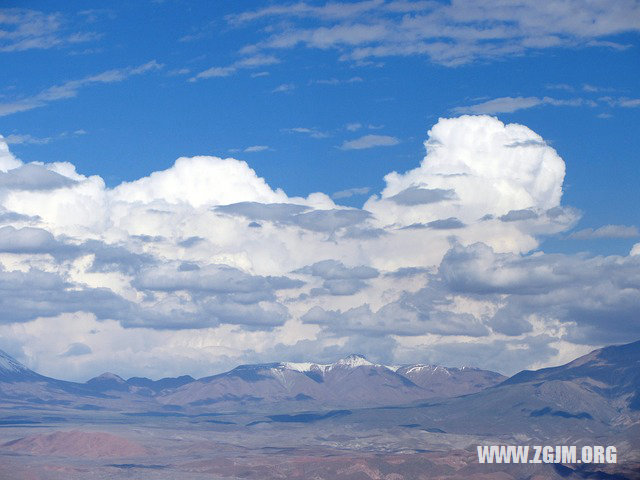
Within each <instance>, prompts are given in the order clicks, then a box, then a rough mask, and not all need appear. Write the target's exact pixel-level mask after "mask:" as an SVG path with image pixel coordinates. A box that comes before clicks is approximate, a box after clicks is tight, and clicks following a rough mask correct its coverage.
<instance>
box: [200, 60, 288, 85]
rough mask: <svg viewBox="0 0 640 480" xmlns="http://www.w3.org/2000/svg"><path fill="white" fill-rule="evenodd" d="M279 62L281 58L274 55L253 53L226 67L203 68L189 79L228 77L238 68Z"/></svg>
mask: <svg viewBox="0 0 640 480" xmlns="http://www.w3.org/2000/svg"><path fill="white" fill-rule="evenodd" d="M277 63H280V60H279V59H278V58H276V57H274V56H273V55H261V54H258V55H253V56H249V57H244V58H241V59H240V60H237V61H236V62H234V63H232V64H231V65H228V66H226V67H211V68H208V69H206V70H203V71H202V72H200V73H198V74H196V75H195V76H193V77H191V78H190V79H189V81H190V82H195V81H197V80H202V79H205V78H214V77H228V76H230V75H233V74H235V73H237V72H238V70H241V69H247V68H249V69H251V68H258V67H264V66H267V65H275V64H277ZM264 73H266V72H260V73H259V74H254V75H252V76H259V75H261V74H264ZM267 75H268V73H267Z"/></svg>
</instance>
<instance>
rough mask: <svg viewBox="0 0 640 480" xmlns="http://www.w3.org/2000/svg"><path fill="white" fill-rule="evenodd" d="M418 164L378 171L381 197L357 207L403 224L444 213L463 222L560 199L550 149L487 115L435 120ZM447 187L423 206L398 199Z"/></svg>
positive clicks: (560, 167) (560, 169)
mask: <svg viewBox="0 0 640 480" xmlns="http://www.w3.org/2000/svg"><path fill="white" fill-rule="evenodd" d="M425 147H426V149H427V155H426V157H425V158H424V159H423V161H422V163H421V164H420V166H419V167H418V168H416V169H413V170H410V171H408V172H406V173H404V174H399V173H396V172H392V173H390V174H388V175H387V176H385V182H386V187H385V188H384V189H383V191H382V195H381V198H378V199H376V198H372V199H370V200H369V201H368V202H367V203H366V204H365V207H364V208H365V209H367V210H369V211H371V212H373V213H374V214H375V215H376V216H377V217H378V218H380V219H381V220H383V221H387V222H393V223H399V224H401V225H410V224H413V223H416V222H425V221H433V220H438V219H444V218H449V217H455V218H459V219H460V220H461V221H463V222H464V223H473V222H477V221H478V219H480V218H482V217H484V216H485V215H493V216H495V217H498V216H501V215H506V214H508V213H509V212H510V211H511V210H522V209H528V208H535V209H541V210H549V209H552V208H554V207H557V206H559V205H560V198H561V196H562V183H563V180H564V174H565V166H564V162H563V161H562V159H561V158H560V157H559V156H558V154H557V153H556V151H555V150H554V149H553V148H551V147H550V146H548V145H547V144H546V143H545V142H544V140H543V139H542V137H540V136H539V135H538V134H536V133H535V132H533V131H531V130H530V129H529V128H527V127H525V126H523V125H518V124H508V125H505V124H503V123H502V122H500V121H499V120H497V119H496V118H493V117H488V116H462V117H458V118H452V119H440V120H439V121H438V123H437V124H436V125H434V127H433V128H432V129H431V130H430V131H429V138H428V139H427V141H426V142H425ZM411 188H413V189H417V188H421V189H425V191H427V190H428V189H438V190H439V191H443V192H450V195H449V197H448V198H444V197H442V198H440V200H439V201H438V202H437V203H429V205H426V206H425V205H420V204H415V205H412V204H405V205H398V204H397V203H396V202H394V201H393V199H394V196H397V195H400V194H402V192H406V191H407V190H408V189H411Z"/></svg>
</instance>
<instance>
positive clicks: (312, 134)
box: [283, 127, 330, 138]
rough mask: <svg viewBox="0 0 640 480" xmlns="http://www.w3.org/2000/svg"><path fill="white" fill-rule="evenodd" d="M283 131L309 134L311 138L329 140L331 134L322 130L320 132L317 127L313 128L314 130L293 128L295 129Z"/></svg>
mask: <svg viewBox="0 0 640 480" xmlns="http://www.w3.org/2000/svg"><path fill="white" fill-rule="evenodd" d="M283 131H285V132H289V133H302V134H307V135H309V136H310V137H311V138H327V137H329V136H330V135H329V133H327V132H323V131H321V130H318V129H317V128H315V127H312V128H309V127H293V128H285V129H284V130H283Z"/></svg>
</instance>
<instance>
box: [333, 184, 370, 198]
mask: <svg viewBox="0 0 640 480" xmlns="http://www.w3.org/2000/svg"><path fill="white" fill-rule="evenodd" d="M369 191H371V189H370V188H369V187H355V188H348V189H346V190H340V191H339V192H335V193H334V194H333V195H331V198H334V199H336V200H338V199H340V198H349V197H353V196H354V195H366V194H367V193H369Z"/></svg>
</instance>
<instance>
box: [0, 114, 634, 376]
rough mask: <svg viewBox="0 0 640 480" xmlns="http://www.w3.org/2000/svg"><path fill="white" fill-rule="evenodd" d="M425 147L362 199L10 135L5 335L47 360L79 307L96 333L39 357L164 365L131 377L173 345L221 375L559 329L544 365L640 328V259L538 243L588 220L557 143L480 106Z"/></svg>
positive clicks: (190, 363) (180, 361)
mask: <svg viewBox="0 0 640 480" xmlns="http://www.w3.org/2000/svg"><path fill="white" fill-rule="evenodd" d="M425 146H426V148H427V154H426V156H425V157H424V159H423V160H422V162H421V163H420V165H419V166H418V167H416V168H415V169H413V170H409V171H408V172H405V173H397V172H392V173H390V174H389V175H387V176H386V177H385V188H384V189H383V190H382V191H381V192H380V193H379V194H378V195H374V196H372V197H371V198H370V199H369V200H368V201H367V202H366V203H365V205H364V206H363V207H362V208H347V207H343V206H340V205H338V204H336V203H334V201H333V200H331V198H330V197H329V196H327V195H325V194H324V193H312V194H310V195H309V196H307V197H306V198H300V197H289V196H288V195H287V194H286V193H285V192H284V191H283V190H281V189H278V188H274V187H272V186H270V185H269V184H268V183H267V182H266V181H265V180H264V179H263V178H261V177H260V176H258V174H257V173H256V172H255V171H254V170H253V169H251V168H250V167H249V165H248V164H247V163H246V162H243V161H241V160H236V159H232V158H227V159H222V158H218V157H193V158H180V159H178V160H177V161H176V163H175V164H174V165H173V166H172V167H170V168H168V169H166V170H163V171H160V172H154V173H151V174H150V175H149V176H147V177H144V178H141V179H139V180H136V181H132V182H126V183H123V184H121V185H119V186H117V187H115V188H113V189H110V188H107V187H106V185H105V183H104V181H103V179H102V178H100V177H99V176H95V175H94V176H84V175H80V174H78V173H77V172H76V171H75V168H74V166H73V165H71V164H69V163H53V164H39V163H35V164H23V163H22V162H20V160H18V159H16V158H15V157H14V156H13V155H11V153H10V152H9V150H8V148H7V146H6V144H5V143H4V142H3V141H1V140H0V219H1V220H2V222H3V226H1V227H0V264H1V265H2V270H0V295H1V296H2V303H3V306H4V308H5V310H6V311H10V312H14V313H12V314H11V315H7V316H6V317H5V318H4V322H5V323H6V325H4V326H1V325H0V335H2V336H3V337H1V338H0V344H2V345H5V344H6V345H8V346H9V347H10V348H11V350H12V351H20V348H22V351H23V352H25V357H26V358H31V359H32V361H33V362H35V363H34V365H35V364H37V363H38V362H42V360H41V359H36V353H33V354H32V355H29V354H28V347H27V343H29V342H31V343H33V342H36V343H37V341H36V340H34V338H36V337H37V335H36V334H35V333H34V334H30V333H28V332H29V331H31V330H30V329H34V330H33V331H38V332H40V333H39V334H42V332H43V331H47V328H49V329H50V330H49V331H50V333H51V335H54V333H55V332H56V329H57V328H58V327H59V321H58V320H55V319H60V318H71V319H74V320H72V321H73V322H79V323H78V325H84V326H86V331H87V332H89V331H93V330H95V331H96V332H97V333H95V334H89V333H87V334H84V335H76V336H72V338H71V337H70V338H69V339H67V340H65V341H62V340H60V341H57V340H56V342H53V343H54V344H55V348H54V347H47V346H45V345H44V344H43V345H40V346H39V347H38V348H39V350H38V352H39V353H37V355H44V356H45V358H46V359H47V361H48V362H51V364H52V365H54V366H55V365H59V366H60V369H61V370H62V369H63V368H70V366H73V368H75V369H76V371H77V372H88V371H89V370H91V369H94V368H98V367H97V365H99V362H100V359H104V358H106V357H105V355H106V351H105V348H106V347H105V345H110V348H113V349H116V350H118V351H121V350H122V351H123V355H124V356H125V357H126V358H127V359H129V360H132V358H133V357H132V355H133V356H134V357H135V355H138V358H139V359H140V360H141V362H140V364H144V365H148V367H147V369H148V370H147V371H146V372H131V373H136V374H140V373H143V374H144V373H146V374H148V375H152V376H153V375H154V374H157V375H158V376H159V375H161V374H162V373H160V372H161V370H160V369H161V368H166V367H167V356H168V357H169V358H173V359H175V363H173V364H172V365H173V366H172V367H171V368H175V370H172V372H173V373H174V374H179V373H196V372H200V373H201V374H203V375H204V374H208V373H212V372H211V369H214V370H215V366H216V365H218V366H220V367H222V366H227V367H228V366H232V365H233V364H234V363H239V362H247V361H268V360H288V359H290V360H300V359H301V358H300V356H301V355H305V354H306V355H307V356H310V357H309V359H312V360H322V361H327V360H331V359H332V358H331V357H332V356H338V355H343V354H347V353H351V352H350V350H353V349H355V348H356V347H357V346H358V345H362V346H363V348H360V349H358V350H360V351H363V350H366V351H367V352H370V353H371V354H372V355H373V356H374V357H375V356H376V352H378V354H377V357H376V358H374V359H377V360H379V361H391V360H393V359H394V358H396V359H404V358H407V355H410V354H416V353H415V352H420V351H421V350H420V346H421V345H422V346H423V347H425V346H430V345H437V344H441V345H444V344H447V345H450V346H451V347H450V348H449V349H448V350H447V351H444V350H442V349H436V350H434V351H436V352H438V353H437V355H439V356H438V357H434V358H426V357H425V355H426V353H422V354H418V355H422V356H421V357H419V358H413V360H414V361H421V360H429V361H436V362H437V361H444V362H447V361H451V360H450V359H452V358H456V357H455V356H452V355H451V352H453V351H459V352H467V353H466V354H465V355H467V357H466V359H469V361H468V363H476V364H479V365H480V366H489V365H490V358H491V357H492V356H494V355H497V354H498V353H499V352H498V351H497V349H505V348H519V347H518V345H538V344H542V343H544V344H545V345H546V347H545V348H539V349H538V350H539V352H540V354H539V356H538V357H535V355H533V353H532V354H531V355H529V356H527V357H526V358H527V362H529V363H536V362H537V363H536V364H544V363H545V362H548V361H550V360H551V359H558V358H564V357H562V355H565V354H566V352H568V351H571V352H576V351H578V350H579V349H580V348H581V347H580V345H595V344H598V342H601V341H603V340H602V339H607V341H609V340H611V341H618V340H619V339H622V338H624V339H626V338H628V337H630V336H633V335H637V334H639V333H640V332H638V331H637V328H636V327H635V326H634V325H636V324H637V322H634V318H635V317H634V313H633V312H634V311H637V310H638V306H640V305H639V304H638V279H637V267H638V265H637V261H636V260H637V259H638V258H640V257H639V256H637V255H636V256H629V257H588V256H584V255H582V256H562V255H546V254H544V253H542V252H535V249H536V248H537V247H538V245H539V238H540V236H541V235H552V234H555V233H560V232H565V231H567V230H568V229H569V228H572V227H573V225H574V224H575V223H576V221H577V219H578V218H579V213H578V212H577V211H576V210H575V209H572V208H570V207H566V206H563V205H562V204H561V196H562V182H563V178H564V162H563V161H562V159H561V158H560V157H559V156H558V154H557V153H556V152H555V150H553V149H552V148H551V147H549V146H548V145H547V143H546V142H545V141H544V139H542V138H541V137H540V136H539V135H537V134H536V133H535V132H533V131H531V130H530V129H529V128H527V127H525V126H522V125H516V124H510V125H505V124H503V123H502V122H500V121H499V120H497V119H495V118H492V117H487V116H463V117H458V118H453V119H441V120H439V121H438V123H437V124H436V125H434V126H433V127H432V128H431V130H430V131H429V133H428V139H427V141H426V142H425ZM532 251H534V253H531V252H532ZM637 252H638V247H637V246H636V247H634V249H633V251H632V252H631V253H632V254H634V253H636V254H637ZM589 272H591V273H589ZM634 272H636V273H634ZM584 292H589V297H588V298H589V301H588V302H584V301H583V297H584ZM79 318H81V319H84V320H77V319H79ZM48 325H50V326H49V327H47V326H48ZM89 325H91V327H90V328H89ZM96 325H98V326H100V325H102V326H103V328H96ZM611 326H613V327H615V328H609V327H611ZM82 328H85V327H82ZM25 332H26V333H25ZM127 332H129V333H127ZM144 332H146V337H145V340H144V342H141V340H140V338H142V337H144V336H145V333H144ZM10 335H13V336H14V337H11V338H9V337H8V336H10ZM94 335H95V336H94ZM54 336H55V335H54ZM12 338H14V340H12ZM598 339H601V340H598ZM14 341H15V342H18V343H19V345H17V346H16V345H14V344H13V343H12V342H14ZM167 342H169V344H170V345H171V348H170V349H167V348H165V347H164V345H165V344H167ZM545 342H546V343H545ZM38 345H39V344H38ZM462 345H464V347H463V346H462ZM365 347H366V348H365ZM125 350H126V352H129V353H126V354H125V353H124V351H125ZM423 351H425V352H426V348H423ZM131 352H139V353H137V354H133V353H131ZM311 357H313V358H311ZM38 358H40V357H38ZM503 358H507V357H504V356H503ZM483 359H485V360H483ZM142 360H143V361H142ZM459 360H460V361H461V362H464V361H465V358H460V359H459ZM154 362H157V363H154ZM483 362H484V363H483ZM133 363H136V364H137V363H138V362H137V361H135V360H134V361H133ZM529 363H527V364H523V365H522V366H523V367H524V366H527V365H528V364H529ZM153 365H157V366H156V367H154V366H153ZM203 365H206V368H208V369H209V370H207V371H204V370H203V369H204V368H205V367H203ZM178 367H179V368H180V369H178ZM52 368H54V369H55V367H52ZM123 368H124V367H123ZM49 372H50V373H54V372H53V371H52V370H50V371H49ZM93 373H99V371H94V372H93Z"/></svg>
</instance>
